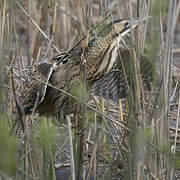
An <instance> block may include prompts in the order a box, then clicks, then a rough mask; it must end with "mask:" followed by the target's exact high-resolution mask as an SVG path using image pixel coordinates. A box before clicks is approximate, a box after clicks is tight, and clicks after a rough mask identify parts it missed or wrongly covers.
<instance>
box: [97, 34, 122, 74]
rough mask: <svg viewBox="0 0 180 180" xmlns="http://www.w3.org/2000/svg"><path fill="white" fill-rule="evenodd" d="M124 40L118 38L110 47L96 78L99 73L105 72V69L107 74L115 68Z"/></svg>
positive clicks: (120, 37)
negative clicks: (121, 43)
mask: <svg viewBox="0 0 180 180" xmlns="http://www.w3.org/2000/svg"><path fill="white" fill-rule="evenodd" d="M121 40H122V36H118V37H117V38H116V39H115V40H114V41H113V43H112V44H111V45H110V47H109V49H108V51H107V52H106V54H105V56H104V58H103V60H102V62H101V64H100V66H99V68H98V70H97V71H96V73H95V74H94V76H97V75H98V74H99V73H101V72H103V71H104V69H106V72H105V74H106V73H108V72H110V71H111V70H112V68H113V67H114V65H115V63H116V60H117V57H118V48H119V44H120V42H121Z"/></svg>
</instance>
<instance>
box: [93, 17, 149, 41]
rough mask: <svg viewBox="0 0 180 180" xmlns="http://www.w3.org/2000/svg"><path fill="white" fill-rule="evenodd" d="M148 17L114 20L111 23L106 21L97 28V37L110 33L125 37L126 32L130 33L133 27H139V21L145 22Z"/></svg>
mask: <svg viewBox="0 0 180 180" xmlns="http://www.w3.org/2000/svg"><path fill="white" fill-rule="evenodd" d="M148 18H149V17H147V18H143V19H131V20H129V19H119V20H115V21H112V22H111V23H104V24H102V25H100V26H99V27H97V30H96V32H97V33H96V34H97V37H98V38H99V37H100V38H104V37H106V36H107V35H108V34H112V35H113V36H119V35H121V36H122V37H124V36H125V35H126V34H128V33H129V32H130V31H131V29H132V30H133V29H135V27H137V25H138V24H139V23H141V22H144V21H145V20H147V19H148Z"/></svg>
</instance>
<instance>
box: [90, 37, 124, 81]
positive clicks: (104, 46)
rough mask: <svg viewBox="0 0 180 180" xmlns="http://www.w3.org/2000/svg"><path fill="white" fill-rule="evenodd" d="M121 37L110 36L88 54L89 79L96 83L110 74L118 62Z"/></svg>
mask: <svg viewBox="0 0 180 180" xmlns="http://www.w3.org/2000/svg"><path fill="white" fill-rule="evenodd" d="M121 41H122V37H121V35H119V36H116V37H115V36H113V35H112V34H109V35H108V36H107V37H106V38H104V39H102V40H101V41H100V42H98V43H97V44H96V45H95V46H93V47H92V48H90V49H89V51H87V53H86V58H87V62H86V64H87V79H88V80H89V81H95V80H97V79H100V78H101V77H102V76H103V75H105V74H107V73H109V72H110V71H111V70H112V69H113V67H114V65H115V64H116V62H117V57H118V49H119V44H120V43H121Z"/></svg>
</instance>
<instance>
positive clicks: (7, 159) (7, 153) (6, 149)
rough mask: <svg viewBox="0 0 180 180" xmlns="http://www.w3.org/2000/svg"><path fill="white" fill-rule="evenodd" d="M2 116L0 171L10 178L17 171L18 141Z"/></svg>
mask: <svg viewBox="0 0 180 180" xmlns="http://www.w3.org/2000/svg"><path fill="white" fill-rule="evenodd" d="M4 119H5V117H4V116H3V115H2V114H1V115H0V169H1V170H2V171H4V172H5V173H7V174H8V175H10V176H13V175H15V173H16V171H17V157H16V153H17V152H16V151H17V145H18V141H17V139H16V138H15V137H13V136H11V135H10V130H9V128H8V126H7V124H6V123H5V121H4Z"/></svg>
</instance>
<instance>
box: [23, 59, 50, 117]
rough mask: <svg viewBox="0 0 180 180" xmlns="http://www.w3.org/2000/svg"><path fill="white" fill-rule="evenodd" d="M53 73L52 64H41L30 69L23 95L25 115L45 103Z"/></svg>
mask: <svg viewBox="0 0 180 180" xmlns="http://www.w3.org/2000/svg"><path fill="white" fill-rule="evenodd" d="M52 72H53V64H50V63H41V64H38V65H36V66H34V67H32V68H31V69H30V71H29V73H28V79H27V80H26V84H25V86H24V87H25V89H24V91H23V94H22V105H23V108H24V112H25V114H29V113H31V112H32V110H33V108H35V107H37V106H38V105H39V104H40V103H41V102H42V101H43V99H44V96H45V94H46V89H47V83H48V82H49V78H50V77H51V74H52Z"/></svg>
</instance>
